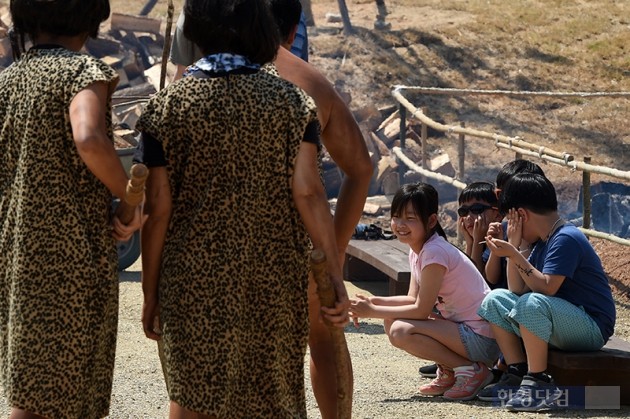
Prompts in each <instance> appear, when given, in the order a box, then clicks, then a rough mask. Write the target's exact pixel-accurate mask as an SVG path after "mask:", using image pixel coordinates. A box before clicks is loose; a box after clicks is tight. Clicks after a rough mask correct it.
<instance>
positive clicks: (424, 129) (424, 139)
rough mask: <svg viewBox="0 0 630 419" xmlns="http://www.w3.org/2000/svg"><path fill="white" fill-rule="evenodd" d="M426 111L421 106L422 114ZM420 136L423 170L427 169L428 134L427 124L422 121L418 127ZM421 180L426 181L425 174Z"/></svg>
mask: <svg viewBox="0 0 630 419" xmlns="http://www.w3.org/2000/svg"><path fill="white" fill-rule="evenodd" d="M426 111H427V109H426V108H422V113H423V114H425V115H426V114H427V112H426ZM420 137H421V140H422V168H423V169H424V170H429V167H428V163H427V160H428V159H427V154H428V153H427V148H428V144H427V140H428V137H429V134H428V130H427V124H425V123H424V122H423V123H422V125H421V128H420ZM422 181H423V182H426V181H427V179H426V177H425V176H422Z"/></svg>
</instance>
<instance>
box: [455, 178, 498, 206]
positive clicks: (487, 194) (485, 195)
mask: <svg viewBox="0 0 630 419" xmlns="http://www.w3.org/2000/svg"><path fill="white" fill-rule="evenodd" d="M473 199H477V200H480V201H485V202H487V203H488V204H490V205H492V206H496V205H497V204H498V200H497V195H496V193H495V191H494V183H491V182H473V183H471V184H469V185H466V187H465V188H464V189H463V190H462V192H461V193H460V194H459V199H458V202H459V203H460V204H463V203H464V202H467V201H471V200H473Z"/></svg>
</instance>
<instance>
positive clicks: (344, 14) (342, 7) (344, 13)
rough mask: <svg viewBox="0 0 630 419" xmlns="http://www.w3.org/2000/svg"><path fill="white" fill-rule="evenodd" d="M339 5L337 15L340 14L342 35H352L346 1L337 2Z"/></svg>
mask: <svg viewBox="0 0 630 419" xmlns="http://www.w3.org/2000/svg"><path fill="white" fill-rule="evenodd" d="M337 3H339V13H340V14H341V20H342V21H343V34H344V35H354V28H353V27H352V23H350V15H349V14H348V6H346V0H337Z"/></svg>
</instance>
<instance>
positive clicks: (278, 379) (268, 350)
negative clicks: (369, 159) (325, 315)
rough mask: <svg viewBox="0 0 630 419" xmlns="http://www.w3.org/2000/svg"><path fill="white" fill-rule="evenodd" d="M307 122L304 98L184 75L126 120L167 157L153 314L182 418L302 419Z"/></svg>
mask: <svg viewBox="0 0 630 419" xmlns="http://www.w3.org/2000/svg"><path fill="white" fill-rule="evenodd" d="M316 120H317V115H316V109H315V105H314V104H313V102H312V99H311V98H310V97H308V96H306V94H305V93H304V92H303V91H301V90H300V89H298V88H297V87H295V86H293V85H292V84H290V83H288V82H286V81H285V80H282V79H280V78H278V77H276V76H274V75H272V74H269V73H266V72H264V71H259V72H256V73H255V74H250V75H230V76H227V77H219V78H209V79H204V78H196V77H185V78H184V79H182V80H180V81H178V82H176V83H174V84H171V85H170V86H169V87H168V88H166V89H165V90H162V91H161V92H159V93H158V94H157V95H156V96H155V97H153V98H152V100H151V101H150V102H149V103H148V104H147V105H146V108H145V109H144V111H143V113H142V116H141V117H140V120H139V121H138V125H137V127H138V128H139V129H140V130H142V131H145V132H147V133H150V134H152V135H153V136H155V137H156V138H157V139H158V141H161V142H162V145H163V148H164V151H165V153H166V157H167V159H168V166H167V171H168V175H169V181H170V185H171V188H172V196H173V215H172V218H171V221H170V225H169V228H168V232H167V237H166V243H165V248H164V253H163V260H162V272H161V278H160V283H159V298H160V316H161V323H162V324H161V327H162V332H163V342H164V353H165V370H166V376H167V377H166V378H167V384H168V385H167V387H168V390H169V396H170V398H171V400H174V401H176V402H177V403H178V404H180V405H181V406H183V407H185V408H187V409H190V410H193V411H196V412H200V413H203V414H207V415H216V416H217V417H221V418H254V417H256V418H270V417H273V418H297V417H306V408H305V396H304V356H305V352H306V344H307V336H308V316H307V282H308V249H309V241H308V237H307V235H306V232H305V229H304V227H303V225H302V223H301V221H300V217H299V214H298V212H297V209H296V208H295V205H294V203H293V198H292V192H291V187H290V181H291V175H292V170H293V163H294V161H295V159H296V156H297V152H298V148H299V146H300V143H301V140H302V136H303V135H304V131H305V128H306V126H307V124H308V123H309V122H311V121H316Z"/></svg>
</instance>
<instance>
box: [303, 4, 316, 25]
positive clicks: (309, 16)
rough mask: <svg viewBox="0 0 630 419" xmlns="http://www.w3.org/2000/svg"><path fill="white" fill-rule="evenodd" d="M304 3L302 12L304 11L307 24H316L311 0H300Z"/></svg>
mask: <svg viewBox="0 0 630 419" xmlns="http://www.w3.org/2000/svg"><path fill="white" fill-rule="evenodd" d="M300 3H302V12H303V13H304V17H305V18H306V19H305V23H306V26H315V18H314V17H313V8H312V7H311V0H300Z"/></svg>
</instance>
